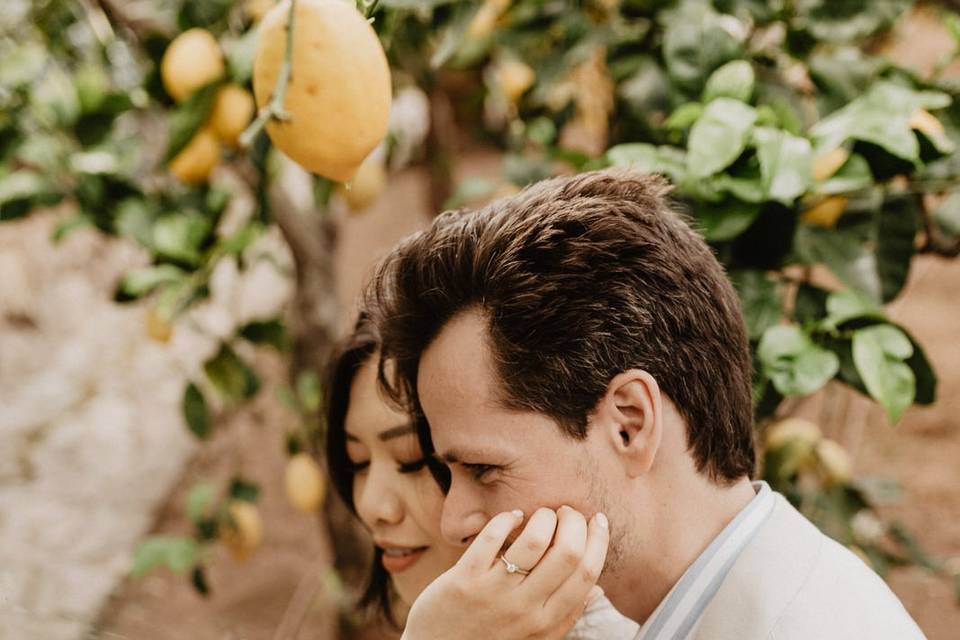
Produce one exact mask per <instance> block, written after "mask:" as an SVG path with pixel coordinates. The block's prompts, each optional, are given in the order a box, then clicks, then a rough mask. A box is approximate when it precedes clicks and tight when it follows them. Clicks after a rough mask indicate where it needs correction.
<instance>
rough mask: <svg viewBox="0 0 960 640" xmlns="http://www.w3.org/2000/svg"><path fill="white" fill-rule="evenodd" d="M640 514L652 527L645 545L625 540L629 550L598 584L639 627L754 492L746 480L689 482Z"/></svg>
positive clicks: (750, 498) (625, 551)
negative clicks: (726, 483)
mask: <svg viewBox="0 0 960 640" xmlns="http://www.w3.org/2000/svg"><path fill="white" fill-rule="evenodd" d="M674 489H675V490H674V491H673V493H672V495H667V496H666V498H665V499H664V500H662V501H660V502H659V504H655V505H653V508H652V513H649V512H648V513H644V514H643V515H642V517H643V519H644V521H646V522H651V523H654V524H653V527H654V530H655V533H654V534H653V535H652V536H651V539H650V540H646V541H644V540H642V539H640V538H639V537H638V536H632V537H628V538H627V539H626V540H625V544H627V545H628V546H629V547H630V548H627V549H624V550H623V551H624V557H623V558H622V559H621V561H620V562H619V563H618V566H617V567H616V569H615V570H614V571H613V572H610V573H608V574H607V575H605V576H604V579H603V580H602V581H601V584H602V586H603V588H604V591H605V592H606V595H607V597H608V598H609V599H610V601H611V602H612V603H613V605H614V606H615V607H616V608H617V609H619V610H620V612H621V613H623V614H624V615H626V616H627V617H629V618H631V619H633V620H635V621H637V622H638V623H639V624H643V623H644V622H645V621H646V620H647V618H649V617H650V614H652V613H653V611H654V609H656V608H657V605H659V604H660V602H661V601H662V600H663V599H664V598H665V597H666V596H667V594H668V593H669V592H670V589H672V588H673V586H674V585H675V584H676V583H677V582H678V581H679V580H680V577H681V576H682V575H683V573H684V572H685V571H686V570H687V569H688V568H689V567H690V565H692V564H693V563H694V561H696V559H697V558H698V557H699V556H700V554H702V553H703V552H704V551H705V550H706V548H707V547H708V546H710V543H711V542H713V540H714V539H715V538H716V537H717V536H718V535H720V532H721V531H723V529H724V527H726V526H727V525H728V524H729V523H730V521H732V520H733V519H734V518H735V517H736V516H737V514H738V513H740V511H742V510H743V509H744V508H745V507H746V506H747V505H748V504H749V503H750V501H751V500H752V499H753V498H754V496H755V495H756V493H755V492H754V490H753V487H752V486H751V483H750V480H749V479H748V478H746V477H744V478H742V479H741V480H738V481H737V482H736V483H735V484H733V485H732V486H729V487H719V486H716V485H713V484H707V483H693V485H692V486H690V487H683V489H680V488H679V487H675V488H674Z"/></svg>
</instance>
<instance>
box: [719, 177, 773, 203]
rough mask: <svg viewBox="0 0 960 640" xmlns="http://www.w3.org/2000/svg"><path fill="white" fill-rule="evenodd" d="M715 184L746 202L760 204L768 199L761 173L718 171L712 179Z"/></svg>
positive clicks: (721, 189)
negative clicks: (737, 174) (739, 174)
mask: <svg viewBox="0 0 960 640" xmlns="http://www.w3.org/2000/svg"><path fill="white" fill-rule="evenodd" d="M711 183H712V184H713V186H714V187H715V188H716V189H718V190H720V191H726V192H727V193H729V194H730V195H732V196H733V197H735V198H739V199H740V200H743V201H745V202H752V203H755V204H760V203H762V202H765V201H766V199H767V189H766V187H765V186H764V184H763V181H762V180H761V179H760V174H759V173H757V174H756V176H733V175H730V174H729V173H718V174H717V175H715V176H714V177H713V179H712V180H711Z"/></svg>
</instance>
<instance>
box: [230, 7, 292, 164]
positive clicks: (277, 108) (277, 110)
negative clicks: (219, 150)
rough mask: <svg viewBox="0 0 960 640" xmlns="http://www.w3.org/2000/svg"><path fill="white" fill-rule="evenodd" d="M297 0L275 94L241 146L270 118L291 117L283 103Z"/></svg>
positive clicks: (282, 118)
mask: <svg viewBox="0 0 960 640" xmlns="http://www.w3.org/2000/svg"><path fill="white" fill-rule="evenodd" d="M296 5H297V0H290V10H289V12H288V13H287V47H286V51H285V52H284V56H283V66H282V67H280V75H279V76H277V84H276V86H275V87H274V88H273V95H272V96H271V97H270V102H268V103H267V106H266V107H264V108H263V109H261V110H260V113H258V114H257V118H256V120H254V121H253V122H251V123H250V126H248V127H247V128H246V130H244V132H243V133H242V134H240V147H241V148H243V149H246V148H248V147H249V146H250V143H252V142H253V139H254V138H256V137H257V134H259V133H260V131H261V130H262V129H263V128H264V127H265V126H267V122H269V121H270V119H275V120H279V121H280V122H285V121H287V120H289V119H290V113H289V112H288V111H287V110H286V109H284V108H283V103H284V101H285V100H286V97H287V86H288V85H289V83H290V76H291V74H292V71H293V16H294V8H295V7H296Z"/></svg>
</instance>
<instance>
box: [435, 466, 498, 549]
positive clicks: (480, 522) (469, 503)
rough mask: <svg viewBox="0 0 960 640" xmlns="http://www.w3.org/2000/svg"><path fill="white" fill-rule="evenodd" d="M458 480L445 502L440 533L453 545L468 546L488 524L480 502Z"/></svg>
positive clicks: (452, 484) (453, 484)
mask: <svg viewBox="0 0 960 640" xmlns="http://www.w3.org/2000/svg"><path fill="white" fill-rule="evenodd" d="M459 484H462V483H458V482H457V481H456V479H454V480H453V482H452V483H451V484H450V491H449V492H448V493H447V496H446V498H444V500H443V512H442V514H441V516H440V533H441V534H442V535H443V537H444V539H445V540H446V541H447V542H449V543H450V544H453V545H467V544H469V543H470V541H471V540H473V538H474V536H476V535H477V534H478V533H480V530H481V529H483V527H484V525H485V524H487V520H489V518H488V517H486V515H485V514H484V512H483V510H482V509H481V507H480V503H479V501H478V500H476V499H474V498H473V497H472V496H471V495H470V492H469V491H465V490H464V489H463V488H462V487H461V486H458V485H459Z"/></svg>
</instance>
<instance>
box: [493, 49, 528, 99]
mask: <svg viewBox="0 0 960 640" xmlns="http://www.w3.org/2000/svg"><path fill="white" fill-rule="evenodd" d="M493 73H494V78H495V82H496V85H497V87H498V88H499V90H500V93H502V94H503V96H504V97H505V98H506V99H507V101H508V102H510V103H516V102H518V101H519V100H520V96H522V95H523V94H524V93H526V91H527V89H529V88H530V87H532V86H533V81H534V80H536V78H537V76H536V73H534V71H533V69H532V68H531V67H530V65H528V64H526V63H524V62H521V61H519V60H513V59H505V60H502V61H500V63H499V64H498V65H497V66H496V68H495V69H494V71H493Z"/></svg>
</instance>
